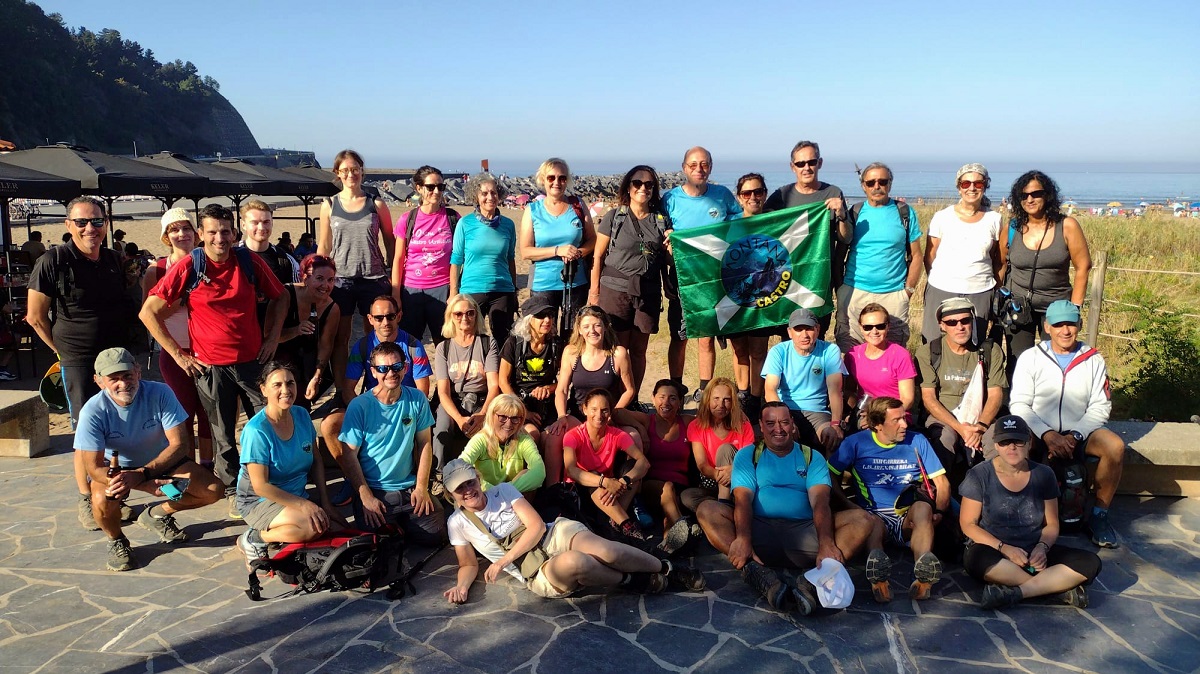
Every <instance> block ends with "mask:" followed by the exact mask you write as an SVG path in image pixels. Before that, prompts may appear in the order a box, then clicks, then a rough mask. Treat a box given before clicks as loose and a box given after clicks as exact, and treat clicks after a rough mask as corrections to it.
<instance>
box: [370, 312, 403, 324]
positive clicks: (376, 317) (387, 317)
mask: <svg viewBox="0 0 1200 674" xmlns="http://www.w3.org/2000/svg"><path fill="white" fill-rule="evenodd" d="M396 316H399V314H371V320H373V321H375V322H376V323H383V322H384V321H387V322H388V323H391V322H392V321H394V320H396Z"/></svg>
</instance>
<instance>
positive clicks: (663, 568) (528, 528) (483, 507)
mask: <svg viewBox="0 0 1200 674" xmlns="http://www.w3.org/2000/svg"><path fill="white" fill-rule="evenodd" d="M442 479H443V480H444V483H445V487H446V493H447V494H451V495H453V498H454V503H455V505H456V506H458V507H457V508H456V509H455V510H454V512H453V513H452V514H451V515H450V519H449V521H447V523H446V526H447V528H448V530H449V534H450V544H451V545H453V546H454V552H455V555H456V556H457V557H458V576H457V578H456V580H455V584H454V587H451V588H450V589H449V590H446V591H445V592H444V593H443V595H444V596H445V597H446V598H447V599H449V600H450V602H451V603H454V604H462V603H464V602H466V601H467V595H468V593H469V591H470V588H471V584H472V583H474V582H475V578H476V577H477V576H478V575H479V562H478V561H477V559H476V557H475V552H476V551H478V552H479V553H480V554H482V555H483V556H484V557H486V558H487V559H488V561H490V562H491V565H490V566H488V568H487V569H486V570H485V571H484V572H483V578H484V580H485V581H486V582H488V583H494V582H496V581H497V579H499V578H500V576H501V574H504V573H508V574H509V575H511V576H512V577H513V578H516V579H517V580H519V581H522V582H524V583H525V586H526V587H527V588H529V591H530V592H533V593H534V594H536V595H538V596H539V597H544V598H546V599H561V598H563V597H567V596H570V595H571V594H572V593H574V592H576V591H577V590H580V589H583V588H586V587H616V588H618V589H624V590H628V591H631V592H644V593H647V594H654V593H658V592H662V591H663V590H664V589H666V588H667V587H668V586H671V587H676V588H679V589H684V590H690V591H694V592H698V591H700V590H703V589H704V576H703V575H701V574H700V572H699V571H696V570H694V569H691V568H688V567H685V566H682V565H680V564H677V563H672V562H670V561H667V560H659V559H658V558H656V557H654V556H653V555H651V554H649V553H647V552H643V551H642V550H639V549H637V548H635V547H633V546H631V545H626V544H624V543H619V542H617V541H610V540H607V539H604V538H601V537H599V536H597V535H596V534H594V533H592V532H590V531H588V529H587V527H585V526H584V525H583V524H581V523H580V522H576V521H575V520H570V519H567V518H565V517H559V518H557V519H555V520H554V522H553V523H550V524H547V523H545V522H543V521H542V518H541V517H539V516H538V514H537V511H536V510H534V509H533V506H532V505H531V504H530V503H529V502H528V501H526V500H525V498H524V497H522V496H521V493H520V492H519V491H517V489H516V487H513V486H512V485H511V484H508V483H507V482H502V483H500V484H498V485H496V486H494V487H492V488H491V489H488V490H486V491H485V490H484V489H483V487H482V485H481V484H480V480H479V473H478V472H476V470H475V468H474V467H473V466H471V464H469V463H467V462H466V461H463V460H462V459H454V460H453V461H450V462H448V463H447V464H446V466H445V468H443V469H442ZM537 549H540V550H541V553H542V555H543V556H544V561H543V558H542V557H538V556H536V555H537V554H538V553H537V552H534V551H535V550H537ZM531 553H532V554H534V555H535V556H534V557H532V558H531V557H529V555H530V554H531Z"/></svg>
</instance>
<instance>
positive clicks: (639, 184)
mask: <svg viewBox="0 0 1200 674" xmlns="http://www.w3.org/2000/svg"><path fill="white" fill-rule="evenodd" d="M643 187H645V188H646V189H647V190H653V189H654V188H655V187H658V181H657V180H638V179H636V178H635V179H633V180H630V181H629V188H630V189H634V190H640V189H642V188H643Z"/></svg>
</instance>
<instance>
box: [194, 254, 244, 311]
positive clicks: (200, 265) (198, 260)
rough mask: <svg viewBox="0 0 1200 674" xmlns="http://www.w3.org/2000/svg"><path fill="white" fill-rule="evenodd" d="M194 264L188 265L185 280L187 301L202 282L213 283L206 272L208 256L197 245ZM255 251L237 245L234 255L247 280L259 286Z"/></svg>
mask: <svg viewBox="0 0 1200 674" xmlns="http://www.w3.org/2000/svg"><path fill="white" fill-rule="evenodd" d="M191 255H192V264H191V266H190V267H188V270H187V277H186V280H184V282H183V298H182V301H183V302H184V303H186V302H187V301H188V297H190V296H191V294H192V291H193V290H195V289H196V286H199V285H200V282H201V281H203V282H204V283H211V282H212V281H211V280H210V279H209V278H208V276H207V275H206V274H205V272H206V271H207V270H208V256H207V255H205V254H204V248H202V247H197V248H193V249H192V253H191ZM253 255H254V251H252V250H250V249H249V248H246V247H244V246H237V247H235V248H234V249H233V256H234V257H235V258H237V263H238V267H240V268H241V270H242V273H243V274H245V275H246V280H248V281H250V285H252V286H254V287H255V288H257V287H258V275H257V274H255V272H254V257H253Z"/></svg>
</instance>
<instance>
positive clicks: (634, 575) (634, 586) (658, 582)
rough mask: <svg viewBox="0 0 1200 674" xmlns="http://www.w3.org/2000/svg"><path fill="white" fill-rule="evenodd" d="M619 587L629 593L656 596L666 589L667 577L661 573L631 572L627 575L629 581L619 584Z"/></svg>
mask: <svg viewBox="0 0 1200 674" xmlns="http://www.w3.org/2000/svg"><path fill="white" fill-rule="evenodd" d="M621 587H623V588H624V589H626V590H629V591H630V592H638V593H641V594H658V593H660V592H662V591H663V590H664V589H666V587H667V577H666V576H665V575H663V574H661V573H650V572H649V571H633V572H631V573H630V574H629V579H628V580H627V581H626V582H624V583H622V584H621Z"/></svg>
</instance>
